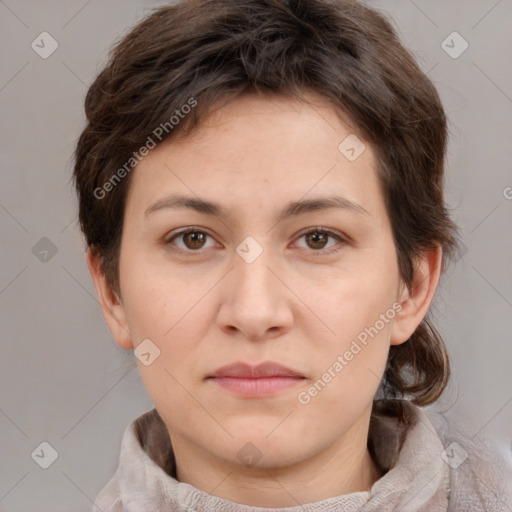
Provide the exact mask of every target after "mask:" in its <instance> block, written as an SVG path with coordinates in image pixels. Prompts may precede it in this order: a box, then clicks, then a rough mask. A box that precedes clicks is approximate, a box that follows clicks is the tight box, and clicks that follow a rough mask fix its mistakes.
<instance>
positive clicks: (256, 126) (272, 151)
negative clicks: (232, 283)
mask: <svg viewBox="0 0 512 512" xmlns="http://www.w3.org/2000/svg"><path fill="white" fill-rule="evenodd" d="M354 157H355V158H354ZM375 169H376V162H375V156H374V153H373V151H372V148H371V147H370V146H369V145H368V144H365V143H364V142H363V141H362V140H361V136H360V135H358V134H356V133H355V130H354V127H353V125H352V124H349V123H348V122H345V121H343V120H342V118H340V115H339V112H337V111H336V110H335V109H334V107H333V106H332V105H331V104H330V103H329V102H328V101H327V100H325V99H324V98H322V97H319V96H315V95H314V94H305V95H304V100H303V101H299V100H294V99H290V98H286V97H278V96H274V97H270V98H267V97H258V96H255V95H246V96H242V97H239V98H237V99H235V100H232V101H230V102H228V103H225V104H223V105H222V106H220V107H219V108H217V109H215V110H213V111H212V112H211V113H210V114H209V115H208V116H207V117H205V118H204V120H203V121H202V122H201V124H200V125H199V126H198V127H197V128H196V129H195V130H194V131H192V132H191V133H190V134H188V135H185V136H179V137H177V138H174V139H173V138H169V139H167V140H166V141H164V142H163V143H161V144H160V145H159V146H157V147H156V148H155V149H154V150H152V151H151V152H150V154H149V155H148V156H146V157H145V158H144V159H143V160H142V161H141V162H140V163H139V165H138V166H137V168H136V169H135V171H134V172H133V174H134V175H133V176H132V183H131V186H130V192H129V197H128V199H127V202H128V203H129V207H130V208H133V207H135V208H137V209H138V210H140V211H143V212H146V211H147V210H148V208H150V207H151V205H153V204H155V202H156V201H158V200H164V199H165V196H166V195H176V194H177V193H179V194H180V195H184V194H185V195H188V196H190V197H196V198H201V199H205V200H208V199H211V202H215V203H223V204H224V205H225V206H226V208H228V206H231V207H232V208H231V209H233V210H236V209H237V208H238V209H239V208H241V209H246V210H249V209H253V210H254V208H268V207H269V206H270V205H272V204H276V205H277V204H282V203H285V202H286V203H289V202H291V201H296V200H298V199H299V198H304V199H307V198H308V196H309V197H312V196H315V197H317V196H319V195H327V194H330V195H332V194H333V193H336V194H337V195H339V196H342V197H343V198H345V199H346V200H347V202H352V203H358V204H359V205H360V206H361V208H362V209H364V210H367V211H368V212H369V213H370V215H372V216H376V217H378V215H379V213H381V212H379V211H378V210H379V205H377V204H376V201H375V199H376V198H375V195H376V194H377V195H378V194H379V193H380V190H379V185H378V180H377V179H376V170H375ZM365 197H366V198H365ZM381 206H382V205H381ZM217 213H218V212H217ZM239 213H240V212H239Z"/></svg>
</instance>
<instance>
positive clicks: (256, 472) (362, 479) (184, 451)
mask: <svg viewBox="0 0 512 512" xmlns="http://www.w3.org/2000/svg"><path fill="white" fill-rule="evenodd" d="M364 421H365V425H366V428H364V427H363V428H361V427H362V425H361V424H360V423H358V424H356V425H354V426H353V427H352V428H351V430H350V431H349V432H346V434H345V435H344V436H343V438H342V439H340V440H338V441H337V442H336V443H335V444H334V445H331V446H328V447H326V448H325V449H324V450H323V451H321V452H319V453H315V454H314V455H313V456H310V457H306V458H304V459H303V460H300V461H299V462H297V463H295V464H293V465H288V466H283V467H275V466H273V467H271V466H268V467H266V466H263V465H260V464H258V465H257V466H254V467H252V468H247V467H245V466H243V465H240V464H236V463H233V462H225V459H223V460H222V461H219V460H218V458H216V457H214V456H212V454H211V453H209V452H205V451H203V450H202V449H201V448H200V447H198V446H197V445H192V444H189V443H188V442H187V441H186V439H184V438H182V437H179V436H178V437H176V436H172V438H171V439H172V444H173V449H174V453H175V457H176V462H177V477H178V480H179V481H180V482H184V483H188V484H190V485H193V486H194V487H196V488H198V489H201V490H203V491H205V492H207V493H209V494H211V495H213V496H217V497H220V498H224V499H227V500H229V501H232V502H235V503H240V504H244V505H247V506H254V507H292V506H297V505H301V504H305V503H314V502H316V501H322V500H325V499H328V498H332V497H335V496H339V495H342V494H349V493H353V492H358V491H366V490H369V489H370V488H371V486H372V485H373V484H374V483H375V482H376V481H377V480H378V479H379V478H380V477H381V476H382V475H381V473H380V471H379V469H378V467H377V465H376V464H375V462H374V461H373V460H372V458H371V456H370V453H369V452H368V449H367V436H368V425H369V415H367V417H365V418H364ZM262 461H263V459H262ZM198 468H200V469H198Z"/></svg>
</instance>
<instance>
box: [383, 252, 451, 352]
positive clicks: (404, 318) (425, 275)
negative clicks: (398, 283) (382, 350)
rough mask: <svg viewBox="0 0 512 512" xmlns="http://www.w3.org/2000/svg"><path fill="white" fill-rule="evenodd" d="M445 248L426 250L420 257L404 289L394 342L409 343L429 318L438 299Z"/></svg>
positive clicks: (395, 323)
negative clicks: (426, 317) (432, 306)
mask: <svg viewBox="0 0 512 512" xmlns="http://www.w3.org/2000/svg"><path fill="white" fill-rule="evenodd" d="M442 256H443V252H442V248H441V246H438V247H437V249H435V250H430V251H424V252H423V253H422V254H421V256H420V257H419V258H418V259H417V260H416V264H415V267H414V276H413V282H412V283H411V286H410V287H406V286H404V287H403V289H402V290H401V292H400V298H399V302H400V304H401V309H400V311H399V312H398V313H397V314H396V316H395V321H394V323H393V330H392V333H391V345H400V344H402V343H405V342H406V341H407V340H408V339H409V338H410V337H411V336H412V334H413V333H414V331H415V330H416V328H417V327H418V325H420V323H421V321H422V320H423V319H424V318H425V316H426V314H427V312H428V308H429V307H430V304H431V302H432V299H433V298H434V294H435V291H436V289H437V285H438V283H439V277H440V275H441V266H442Z"/></svg>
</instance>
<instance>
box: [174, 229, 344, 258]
mask: <svg viewBox="0 0 512 512" xmlns="http://www.w3.org/2000/svg"><path fill="white" fill-rule="evenodd" d="M208 238H210V239H212V240H213V237H211V236H210V235H209V234H208V233H205V232H204V231H201V230H199V229H188V230H186V231H181V232H179V233H176V234H175V235H173V236H172V237H170V238H169V239H167V240H166V244H168V245H175V246H177V248H178V250H181V251H184V252H197V251H199V250H200V249H204V248H206V247H207V246H206V245H205V244H206V241H207V240H208ZM329 238H330V239H331V240H334V243H333V244H331V245H330V246H329V245H328V244H329ZM301 239H305V240H306V244H307V247H305V249H312V250H313V251H315V252H319V251H321V250H324V249H330V248H331V247H333V246H335V245H336V242H338V243H344V242H345V240H344V239H343V238H342V237H341V236H340V235H338V234H336V233H335V232H334V231H331V230H328V229H325V228H315V229H311V230H309V231H307V232H306V233H303V234H302V235H301V236H300V237H299V238H298V240H301ZM176 240H181V242H182V243H181V244H178V243H176V242H175V241H176ZM213 245H214V244H213ZM326 252H331V251H326Z"/></svg>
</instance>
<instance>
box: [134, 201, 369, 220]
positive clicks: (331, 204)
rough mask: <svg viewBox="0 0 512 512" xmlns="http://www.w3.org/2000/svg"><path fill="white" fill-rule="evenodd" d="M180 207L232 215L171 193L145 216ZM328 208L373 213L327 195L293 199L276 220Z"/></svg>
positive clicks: (213, 214)
mask: <svg viewBox="0 0 512 512" xmlns="http://www.w3.org/2000/svg"><path fill="white" fill-rule="evenodd" d="M178 208H188V209H191V210H195V211H197V212H199V213H204V214H206V215H212V216H216V217H221V218H225V219H228V218H229V217H230V213H229V211H227V210H225V209H224V208H223V207H222V206H221V205H220V204H218V203H215V202H212V201H206V200H204V199H200V198H197V197H189V196H181V195H171V196H167V197H164V198H162V199H159V200H158V201H156V202H154V203H153V204H152V205H150V206H149V207H148V208H147V209H146V211H145V212H144V216H145V217H147V216H148V215H150V214H152V213H155V212H157V211H160V210H164V209H178ZM328 208H341V209H345V210H349V211H352V212H354V213H358V214H363V215H368V216H370V217H371V215H370V214H369V213H368V212H367V211H366V210H365V209H364V208H363V207H362V206H361V205H360V204H357V203H354V202H353V201H350V200H349V199H346V198H344V197H341V196H327V197H318V198H313V199H302V200H299V201H291V202H289V203H288V204H286V205H285V207H284V208H283V209H282V210H281V211H280V212H279V213H278V214H277V217H276V220H277V222H280V221H282V220H284V219H287V218H289V217H295V216H298V215H302V214H305V213H309V212H314V211H318V210H324V209H328Z"/></svg>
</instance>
